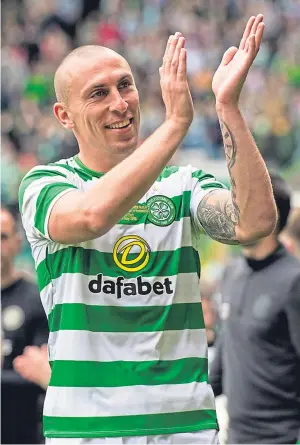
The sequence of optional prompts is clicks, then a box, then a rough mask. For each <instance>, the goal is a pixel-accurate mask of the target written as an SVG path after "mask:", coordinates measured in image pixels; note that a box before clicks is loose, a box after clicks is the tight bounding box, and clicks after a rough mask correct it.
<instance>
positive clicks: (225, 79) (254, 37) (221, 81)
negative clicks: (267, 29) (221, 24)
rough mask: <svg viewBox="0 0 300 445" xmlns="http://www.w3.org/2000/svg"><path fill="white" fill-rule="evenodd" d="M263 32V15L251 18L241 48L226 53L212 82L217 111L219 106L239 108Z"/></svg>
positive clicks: (232, 48)
mask: <svg viewBox="0 0 300 445" xmlns="http://www.w3.org/2000/svg"><path fill="white" fill-rule="evenodd" d="M263 32H264V23H263V15H262V14H259V15H257V16H256V17H251V18H250V19H249V20H248V23H247V25H246V28H245V31H244V35H243V37H242V40H241V42H240V46H239V48H236V47H235V46H232V47H231V48H229V49H228V50H227V51H226V52H225V53H224V56H223V58H222V61H221V64H220V66H219V67H218V69H217V71H216V73H215V75H214V77H213V81H212V89H213V92H214V94H215V96H216V107H217V109H218V107H219V106H229V107H230V106H237V104H238V101H239V97H240V94H241V91H242V88H243V85H244V83H245V80H246V77H247V74H248V71H249V69H250V67H251V65H252V63H253V61H254V59H255V57H256V55H257V53H258V51H259V48H260V44H261V40H262V36H263Z"/></svg>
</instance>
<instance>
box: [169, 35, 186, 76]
mask: <svg viewBox="0 0 300 445" xmlns="http://www.w3.org/2000/svg"><path fill="white" fill-rule="evenodd" d="M184 43H185V39H184V37H182V36H181V37H179V39H178V41H177V44H176V48H175V51H174V54H173V59H172V61H171V66H170V73H171V74H173V75H174V76H177V70H178V65H179V57H180V54H181V49H182V48H183V47H184Z"/></svg>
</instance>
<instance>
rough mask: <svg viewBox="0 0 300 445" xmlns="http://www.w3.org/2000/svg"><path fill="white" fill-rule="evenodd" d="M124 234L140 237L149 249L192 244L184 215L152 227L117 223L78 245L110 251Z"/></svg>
mask: <svg viewBox="0 0 300 445" xmlns="http://www.w3.org/2000/svg"><path fill="white" fill-rule="evenodd" d="M125 235H126V236H128V235H133V236H134V235H137V236H140V237H142V238H143V239H144V240H145V241H146V242H147V243H148V244H149V246H150V249H151V250H153V251H156V252H159V251H166V250H168V251H171V250H176V249H179V248H180V247H188V246H191V245H192V226H191V219H190V218H189V217H185V218H182V219H181V220H180V221H174V222H173V224H171V225H170V226H166V227H156V226H155V227H153V225H152V224H145V225H144V224H137V225H133V226H127V225H122V224H117V225H115V226H114V227H113V228H112V229H111V230H110V231H109V232H107V233H106V234H105V236H101V237H100V238H96V239H95V240H93V241H88V242H84V243H81V244H78V246H80V247H83V248H86V249H96V250H98V251H99V252H107V253H112V252H113V249H114V246H115V244H116V242H117V241H118V240H119V239H120V238H121V237H122V236H125ZM154 246H155V247H154ZM139 251H140V250H139V249H135V248H134V247H133V248H132V250H131V251H130V252H131V253H138V252H139Z"/></svg>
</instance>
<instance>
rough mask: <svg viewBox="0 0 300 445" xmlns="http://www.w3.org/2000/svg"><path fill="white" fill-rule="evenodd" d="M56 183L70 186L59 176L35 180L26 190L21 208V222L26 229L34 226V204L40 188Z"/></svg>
mask: <svg viewBox="0 0 300 445" xmlns="http://www.w3.org/2000/svg"><path fill="white" fill-rule="evenodd" d="M57 182H65V183H66V184H70V182H69V181H68V180H67V179H65V178H61V177H60V176H57V177H55V176H50V177H49V176H44V177H43V178H40V179H36V180H35V181H33V182H32V183H31V184H30V185H29V186H28V187H27V188H26V190H25V192H24V198H23V207H22V214H23V215H24V217H23V221H24V224H26V227H29V228H30V227H33V226H34V218H35V212H36V202H37V199H38V197H39V194H40V192H41V190H42V188H43V187H45V186H46V185H48V184H56V183H57ZM72 190H75V189H72Z"/></svg>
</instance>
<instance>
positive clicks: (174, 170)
mask: <svg viewBox="0 0 300 445" xmlns="http://www.w3.org/2000/svg"><path fill="white" fill-rule="evenodd" d="M178 170H179V167H176V166H171V167H165V168H164V169H163V171H162V172H161V174H160V175H159V177H158V178H157V181H158V182H160V181H161V180H162V179H166V178H168V177H169V176H171V175H174V174H175V173H177V172H178Z"/></svg>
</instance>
